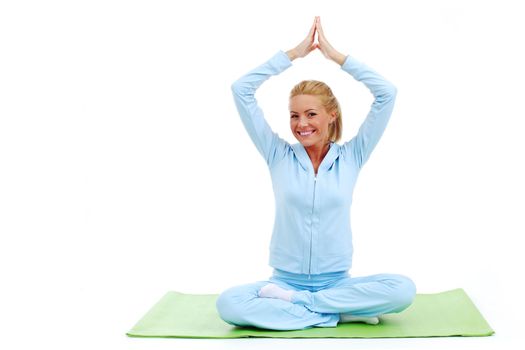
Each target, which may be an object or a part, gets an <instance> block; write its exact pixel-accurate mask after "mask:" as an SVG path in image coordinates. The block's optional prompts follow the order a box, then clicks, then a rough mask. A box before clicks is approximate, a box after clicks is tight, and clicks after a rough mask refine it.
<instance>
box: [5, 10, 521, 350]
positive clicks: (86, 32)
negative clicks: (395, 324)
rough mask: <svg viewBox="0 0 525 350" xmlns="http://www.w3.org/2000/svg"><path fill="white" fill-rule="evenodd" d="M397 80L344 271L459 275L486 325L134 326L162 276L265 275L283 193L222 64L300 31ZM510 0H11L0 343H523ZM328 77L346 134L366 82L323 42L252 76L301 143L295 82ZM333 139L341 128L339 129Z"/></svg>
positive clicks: (267, 105) (438, 284)
mask: <svg viewBox="0 0 525 350" xmlns="http://www.w3.org/2000/svg"><path fill="white" fill-rule="evenodd" d="M316 15H319V16H321V22H322V24H323V28H324V30H325V34H326V36H327V38H328V40H329V41H330V43H331V44H332V45H333V46H334V47H335V48H336V49H337V50H338V51H340V52H342V53H344V54H351V55H353V56H354V57H355V58H357V59H359V60H361V61H363V62H365V63H367V64H368V65H369V66H370V67H372V68H373V69H375V70H376V71H377V72H379V73H380V74H382V75H383V76H385V77H386V78H387V79H388V80H390V81H391V82H393V83H394V84H395V85H396V86H397V88H398V97H397V102H396V106H395V109H394V112H393V115H392V118H391V120H390V123H389V125H388V127H387V130H386V131H385V133H384V135H383V138H382V139H381V141H380V143H379V144H378V146H377V148H376V149H375V150H374V152H373V154H372V156H371V158H370V159H369V161H368V163H367V164H366V165H365V167H364V168H363V170H362V172H361V175H360V177H359V180H358V182H357V185H356V188H355V193H354V202H353V207H352V220H353V222H352V228H353V232H354V246H355V256H354V267H353V269H352V271H351V273H352V275H354V276H360V275H366V274H372V273H380V272H393V273H402V274H406V275H408V276H410V277H412V279H413V280H414V281H415V282H416V284H417V287H418V292H419V293H433V292H440V291H444V290H448V289H453V288H464V289H465V291H466V292H467V293H468V294H469V295H470V297H471V298H472V299H473V301H474V302H475V304H476V305H477V306H478V308H479V309H480V311H481V312H482V314H483V315H484V316H485V318H486V319H487V321H488V322H489V324H490V325H491V326H492V327H493V328H494V329H495V331H496V334H495V335H494V336H493V337H483V338H428V339H361V340H359V339H332V340H330V339H317V340H312V339H310V340H304V339H303V340H300V339H289V340H275V339H250V340H248V339H237V340H195V339H193V340H192V339H137V338H128V337H126V335H125V332H126V331H128V330H129V329H130V328H131V327H132V326H133V325H134V324H135V322H137V321H138V320H139V319H140V317H142V316H143V315H144V313H145V312H146V311H147V310H148V309H149V308H150V307H151V306H152V305H153V304H154V303H155V302H156V301H157V300H158V299H159V298H160V297H162V296H163V295H164V294H165V293H166V292H167V291H168V290H175V291H180V292H186V293H219V292H221V291H222V290H224V289H226V288H227V287H229V286H232V285H235V284H240V283H248V282H252V281H256V280H260V279H265V278H267V277H269V275H270V274H271V269H270V267H269V266H268V263H267V259H268V244H269V240H270V234H271V230H272V227H273V218H274V216H273V215H274V202H273V201H274V199H273V193H272V187H271V180H270V176H269V172H268V170H267V168H266V164H265V163H264V161H263V159H262V157H261V156H260V155H259V154H258V152H257V150H256V148H255V146H254V145H253V144H252V143H251V140H250V139H249V137H248V134H247V133H246V132H245V130H244V128H243V125H242V123H241V121H240V118H239V116H238V114H237V111H236V109H235V105H234V103H233V98H232V96H231V92H230V85H231V83H232V82H233V81H234V80H236V79H237V78H238V77H240V76H241V75H243V74H244V73H246V72H248V71H249V70H251V69H252V68H254V67H256V66H257V65H259V64H261V63H263V62H265V61H266V60H267V59H269V58H270V57H271V56H272V55H274V54H275V53H276V52H277V51H278V50H280V49H282V50H288V49H291V48H293V47H294V46H295V45H297V44H298V43H299V42H300V41H301V40H303V38H304V37H305V36H306V35H307V33H308V30H309V28H310V25H311V24H312V22H313V19H314V16H316ZM524 30H525V25H523V11H520V10H519V7H518V1H516V2H510V1H458V0H454V1H443V0H440V1H432V2H430V1H427V2H423V1H395V2H394V1H340V2H338V1H322V2H321V1H304V0H302V1H282V0H280V1H269V0H265V1H258V2H250V1H243V2H241V1H239V2H229V1H194V2H191V3H190V2H187V3H183V2H175V1H151V0H150V1H109V0H104V1H93V0H91V1H33V2H30V1H3V2H2V3H1V5H0V118H1V119H0V233H1V236H0V237H1V241H0V269H1V285H2V287H1V288H0V293H1V297H0V307H1V309H0V329H1V337H0V344H1V348H5V349H8V348H9V349H28V348H30V347H31V348H37V347H38V346H39V345H40V346H41V347H45V348H51V347H53V348H55V349H66V348H67V349H73V348H74V349H93V348H99V349H100V348H108V349H173V348H195V349H212V348H221V349H225V348H245V347H246V346H251V347H254V348H265V349H266V348H267V347H268V346H272V347H275V348H279V349H281V348H301V349H303V348H305V347H306V348H313V347H320V346H326V345H329V346H331V347H333V348H348V347H351V348H353V347H356V346H358V347H364V348H373V349H387V348H409V349H416V348H421V347H422V346H424V347H426V348H432V349H433V348H435V349H438V348H443V347H446V348H462V349H474V348H476V349H479V348H483V349H496V348H498V349H499V348H504V347H505V348H518V347H519V346H520V344H521V345H523V337H522V336H521V335H520V333H519V332H520V330H522V324H523V311H525V310H524V307H523V295H524V288H523V287H522V282H521V280H522V279H523V272H522V271H521V269H522V266H523V260H524V259H523V254H522V247H523V244H522V243H521V242H522V241H521V236H522V235H523V234H524V233H525V225H524V223H523V220H524V219H523V214H524V200H523V198H524V197H525V187H524V185H523V179H524V178H525V170H524V162H523V159H524V157H523V150H524V149H525V141H524V137H523V134H524V125H525V122H524V118H525V113H524V109H523V105H522V103H523V102H522V101H523V93H524V89H523V81H524V78H525V76H524V75H525V74H524V69H523V66H522V64H523V62H524V60H525V55H524V54H523V52H522V47H523V37H522V36H520V34H519V33H523V32H524ZM302 79H318V80H323V81H325V82H326V83H327V84H328V85H330V86H331V87H332V89H333V90H334V93H335V94H336V96H338V98H339V100H340V103H341V105H342V110H343V120H344V132H343V140H342V141H346V140H348V139H350V138H351V137H353V135H354V134H355V133H356V132H357V128H358V127H359V125H360V124H361V122H362V121H363V120H364V118H365V116H366V114H367V112H368V110H369V108H370V105H371V103H372V101H373V98H372V95H371V94H370V92H369V91H368V90H367V89H366V87H365V86H364V85H363V84H361V83H359V82H357V81H355V80H354V79H353V78H352V77H351V76H350V75H348V74H347V73H345V72H344V71H342V70H341V69H340V67H339V66H338V65H337V64H335V63H334V62H332V61H328V60H326V59H325V58H324V57H323V56H322V54H321V52H320V51H315V52H313V53H312V54H310V55H309V56H307V57H306V58H302V59H297V60H295V61H294V62H293V66H292V67H290V68H289V69H288V70H286V71H285V72H283V73H282V74H281V75H279V76H275V77H272V78H271V79H270V80H268V81H267V82H266V83H264V84H263V86H262V87H261V88H260V89H259V91H258V93H257V95H256V96H257V98H258V101H259V104H260V106H261V107H262V108H263V110H264V112H265V117H266V119H267V120H268V122H269V123H270V125H271V126H272V128H273V129H274V130H275V131H276V132H277V133H278V134H279V135H280V136H281V137H283V138H285V139H286V140H288V141H289V142H290V143H292V142H297V140H296V139H295V138H294V136H293V135H292V133H291V132H290V129H289V124H288V123H289V119H288V118H289V116H288V109H287V108H288V101H287V97H288V93H289V90H290V89H291V88H292V86H293V85H294V84H296V83H297V82H299V81H300V80H302ZM340 143H341V142H340Z"/></svg>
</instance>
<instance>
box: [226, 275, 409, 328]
mask: <svg viewBox="0 0 525 350" xmlns="http://www.w3.org/2000/svg"><path fill="white" fill-rule="evenodd" d="M308 277H309V276H308V275H302V274H294V273H290V272H285V271H282V270H278V269H275V270H274V272H273V275H272V276H271V277H270V279H269V280H268V281H259V282H255V283H250V284H244V285H239V286H235V287H231V288H229V289H227V290H225V291H224V292H223V293H221V295H219V297H218V299H217V304H216V306H217V311H218V312H219V315H220V317H221V318H222V319H223V320H224V321H226V322H227V323H229V324H231V325H234V326H254V327H259V328H266V329H276V330H293V329H304V328H310V327H335V326H337V323H338V322H339V314H340V313H350V314H352V315H355V316H365V317H372V316H379V315H383V314H388V313H396V312H401V311H403V310H404V309H406V308H407V307H408V306H410V304H412V301H413V300H414V297H415V294H416V287H415V285H414V283H413V282H412V280H411V279H409V278H408V277H405V276H402V275H394V274H378V275H372V276H367V277H350V275H349V274H348V272H347V271H342V272H332V273H325V274H320V275H310V278H308ZM269 282H271V283H275V284H277V285H278V286H280V287H281V288H284V289H288V290H294V291H296V293H294V295H293V297H292V301H291V302H288V301H284V300H281V299H273V298H261V297H259V295H258V292H259V290H260V289H261V288H262V287H263V286H264V285H266V284H268V283H269Z"/></svg>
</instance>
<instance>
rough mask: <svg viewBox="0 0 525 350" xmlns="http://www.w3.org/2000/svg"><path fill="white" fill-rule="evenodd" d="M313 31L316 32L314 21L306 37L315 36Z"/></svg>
mask: <svg viewBox="0 0 525 350" xmlns="http://www.w3.org/2000/svg"><path fill="white" fill-rule="evenodd" d="M315 30H316V27H315V21H314V23H313V24H312V28H310V32H309V33H308V37H309V38H310V37H312V38H313V36H314V35H315Z"/></svg>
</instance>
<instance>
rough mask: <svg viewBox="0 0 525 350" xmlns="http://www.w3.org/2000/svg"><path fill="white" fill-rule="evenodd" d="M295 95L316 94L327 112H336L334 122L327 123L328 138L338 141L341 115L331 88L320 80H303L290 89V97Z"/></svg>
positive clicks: (341, 131) (341, 125) (341, 126)
mask: <svg viewBox="0 0 525 350" xmlns="http://www.w3.org/2000/svg"><path fill="white" fill-rule="evenodd" d="M297 95H313V96H317V97H319V99H320V100H321V105H322V106H323V107H324V109H325V110H326V111H327V112H328V113H330V114H331V113H332V112H334V111H335V112H336V116H335V120H334V122H333V123H330V124H329V125H328V139H329V140H330V141H332V142H337V141H339V140H340V139H341V135H342V133H343V118H342V117H341V107H340V106H339V102H338V101H337V99H336V98H335V96H334V94H333V93H332V89H330V87H329V86H328V85H326V84H325V83H323V82H322V81H318V80H303V81H301V82H300V83H298V84H297V85H295V86H294V87H293V89H292V91H290V98H292V97H295V96H297Z"/></svg>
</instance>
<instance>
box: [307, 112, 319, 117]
mask: <svg viewBox="0 0 525 350" xmlns="http://www.w3.org/2000/svg"><path fill="white" fill-rule="evenodd" d="M308 115H311V116H314V115H317V114H316V113H314V112H312V113H309V114H308Z"/></svg>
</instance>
